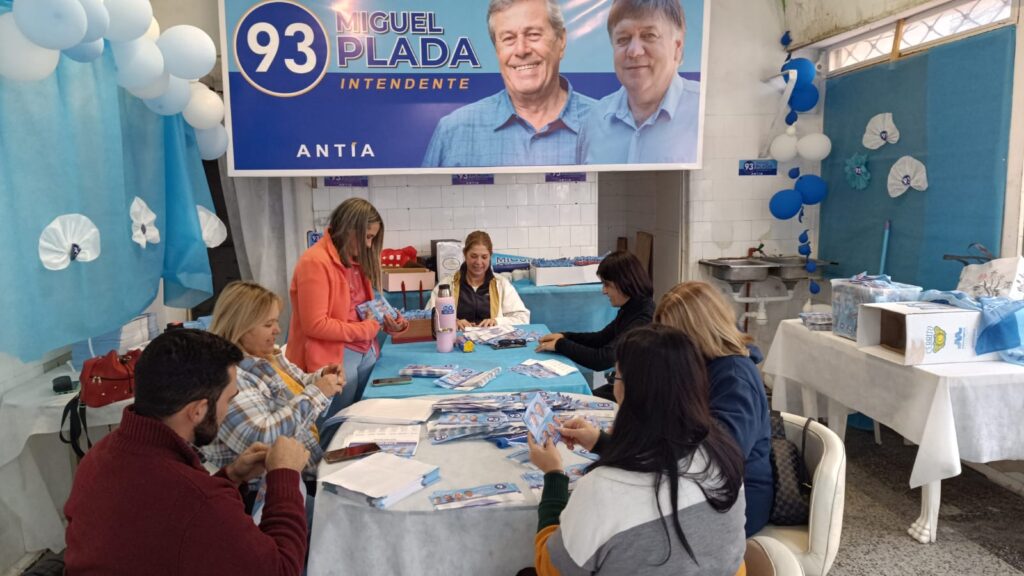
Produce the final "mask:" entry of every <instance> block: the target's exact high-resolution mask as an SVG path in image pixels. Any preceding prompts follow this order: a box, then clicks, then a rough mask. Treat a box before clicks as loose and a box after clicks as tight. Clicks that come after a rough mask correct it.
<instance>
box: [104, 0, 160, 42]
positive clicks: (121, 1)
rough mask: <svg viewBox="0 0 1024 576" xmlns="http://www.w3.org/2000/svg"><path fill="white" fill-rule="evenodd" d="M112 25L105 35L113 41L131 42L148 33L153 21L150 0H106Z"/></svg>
mask: <svg viewBox="0 0 1024 576" xmlns="http://www.w3.org/2000/svg"><path fill="white" fill-rule="evenodd" d="M106 2H107V12H109V13H110V26H109V27H108V28H107V32H106V34H105V36H106V37H107V39H108V40H111V41H113V42H129V41H131V40H135V39H136V38H138V37H139V36H142V35H143V34H145V33H146V30H148V29H149V25H150V24H151V23H152V21H153V7H152V6H150V5H149V0H106Z"/></svg>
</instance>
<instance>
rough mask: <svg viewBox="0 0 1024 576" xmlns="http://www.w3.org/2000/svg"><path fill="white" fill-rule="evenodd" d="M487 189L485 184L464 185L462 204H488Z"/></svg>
mask: <svg viewBox="0 0 1024 576" xmlns="http://www.w3.org/2000/svg"><path fill="white" fill-rule="evenodd" d="M486 203H487V190H486V188H485V187H484V186H482V185H481V186H463V187H462V205H463V206H474V207H476V206H486V205H487V204H486Z"/></svg>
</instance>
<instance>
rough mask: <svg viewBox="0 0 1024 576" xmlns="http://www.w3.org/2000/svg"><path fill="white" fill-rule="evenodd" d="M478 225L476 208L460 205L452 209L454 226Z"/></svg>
mask: <svg viewBox="0 0 1024 576" xmlns="http://www.w3.org/2000/svg"><path fill="white" fill-rule="evenodd" d="M475 225H476V209H475V208H469V207H467V206H460V207H458V208H453V209H452V228H456V229H457V228H463V227H467V226H475Z"/></svg>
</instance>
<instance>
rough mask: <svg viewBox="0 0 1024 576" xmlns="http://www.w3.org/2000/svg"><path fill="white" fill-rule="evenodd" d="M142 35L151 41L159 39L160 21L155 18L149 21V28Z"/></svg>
mask: <svg viewBox="0 0 1024 576" xmlns="http://www.w3.org/2000/svg"><path fill="white" fill-rule="evenodd" d="M144 36H145V37H146V38H149V39H150V40H152V41H153V42H156V41H157V40H159V39H160V23H159V22H157V21H156V18H153V21H152V22H150V23H149V30H146V33H145V34H144Z"/></svg>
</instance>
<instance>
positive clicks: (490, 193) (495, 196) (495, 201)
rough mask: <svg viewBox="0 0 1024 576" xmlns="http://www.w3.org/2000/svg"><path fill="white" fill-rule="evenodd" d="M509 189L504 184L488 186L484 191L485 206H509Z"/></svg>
mask: <svg viewBox="0 0 1024 576" xmlns="http://www.w3.org/2000/svg"><path fill="white" fill-rule="evenodd" d="M508 204H509V203H508V190H507V188H506V187H505V185H504V184H495V185H494V186H488V189H487V190H486V191H485V193H484V206H508Z"/></svg>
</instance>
